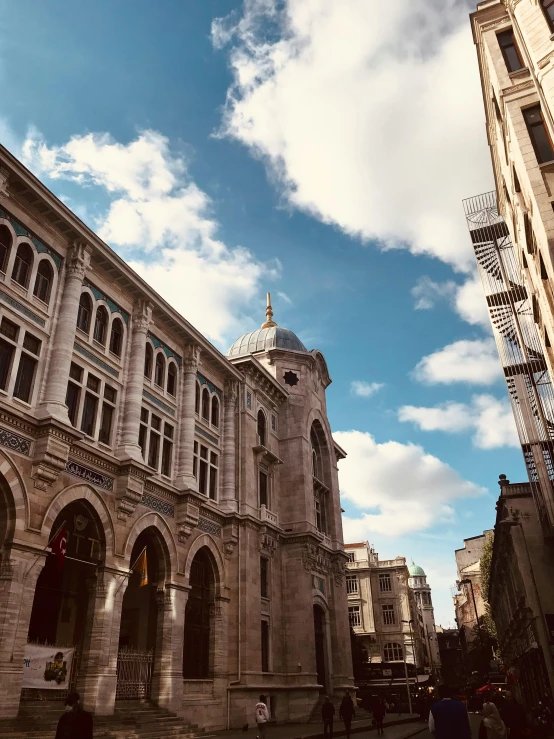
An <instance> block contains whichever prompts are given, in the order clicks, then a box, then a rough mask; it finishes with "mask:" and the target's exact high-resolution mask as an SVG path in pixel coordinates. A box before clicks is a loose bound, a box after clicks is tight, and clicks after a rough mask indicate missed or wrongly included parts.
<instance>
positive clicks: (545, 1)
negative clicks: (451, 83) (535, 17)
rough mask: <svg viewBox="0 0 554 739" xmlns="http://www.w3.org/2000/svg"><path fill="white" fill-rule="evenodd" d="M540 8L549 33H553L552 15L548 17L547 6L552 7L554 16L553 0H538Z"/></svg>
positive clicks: (553, 19) (553, 20)
mask: <svg viewBox="0 0 554 739" xmlns="http://www.w3.org/2000/svg"><path fill="white" fill-rule="evenodd" d="M540 6H541V10H542V12H543V15H544V18H545V20H546V22H547V24H548V27H549V28H550V33H554V17H550V14H549V10H548V9H549V8H552V15H553V16H554V0H540Z"/></svg>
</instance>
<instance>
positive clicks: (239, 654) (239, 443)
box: [227, 383, 242, 729]
mask: <svg viewBox="0 0 554 739" xmlns="http://www.w3.org/2000/svg"><path fill="white" fill-rule="evenodd" d="M240 403H241V393H240V383H239V413H238V433H237V440H238V444H237V445H236V446H235V455H237V447H238V448H239V449H240V446H241V416H242V412H241V407H240ZM237 456H238V457H239V464H238V465H237V466H238V474H237V485H238V490H239V495H240V490H241V480H242V471H241V465H240V454H239V455H237ZM239 504H240V500H239ZM240 539H241V536H240V525H239V527H238V541H237V547H238V565H237V566H238V588H237V593H238V598H237V610H238V613H237V679H236V680H232V681H231V682H229V683H228V685H227V729H230V728H231V687H232V686H233V685H238V684H239V683H240V681H241V663H242V653H241V647H240V645H241V633H240V632H241V611H242V609H241V602H242V601H241V598H242V593H241V560H242V557H241V553H240V550H241V546H240V545H241V541H240Z"/></svg>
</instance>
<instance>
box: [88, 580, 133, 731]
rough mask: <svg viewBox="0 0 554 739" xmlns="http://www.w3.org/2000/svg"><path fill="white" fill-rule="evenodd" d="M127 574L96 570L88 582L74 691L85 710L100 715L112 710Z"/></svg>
mask: <svg viewBox="0 0 554 739" xmlns="http://www.w3.org/2000/svg"><path fill="white" fill-rule="evenodd" d="M127 584H128V573H127V572H124V571H123V572H122V571H120V570H108V569H107V568H104V569H102V570H99V572H98V574H97V576H96V577H95V578H91V580H90V581H89V582H88V586H89V600H88V607H87V623H86V628H85V638H84V642H83V653H82V655H81V664H80V667H79V673H78V675H77V690H78V691H79V693H80V694H81V698H82V700H83V702H84V706H85V708H86V709H87V710H88V711H92V712H93V713H95V714H97V715H99V716H109V715H111V714H112V713H113V712H114V703H115V691H116V686H117V652H118V648H119V629H120V625H121V609H122V606H123V596H124V594H125V590H126V589H127Z"/></svg>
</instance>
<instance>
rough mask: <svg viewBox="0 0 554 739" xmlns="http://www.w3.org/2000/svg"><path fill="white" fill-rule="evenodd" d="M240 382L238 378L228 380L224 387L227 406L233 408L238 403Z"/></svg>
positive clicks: (224, 400)
mask: <svg viewBox="0 0 554 739" xmlns="http://www.w3.org/2000/svg"><path fill="white" fill-rule="evenodd" d="M238 394H239V384H238V382H237V381H236V380H227V381H226V382H225V386H224V388H223V402H224V404H225V407H226V408H230V409H233V408H235V406H236V405H237V398H238Z"/></svg>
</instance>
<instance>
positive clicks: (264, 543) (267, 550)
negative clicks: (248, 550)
mask: <svg viewBox="0 0 554 739" xmlns="http://www.w3.org/2000/svg"><path fill="white" fill-rule="evenodd" d="M278 544H279V539H278V537H277V536H276V535H275V533H274V532H273V531H271V529H267V528H266V527H265V526H264V527H263V528H261V529H260V553H261V554H263V555H264V556H266V557H273V555H274V554H275V550H276V549H277V546H278Z"/></svg>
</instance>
